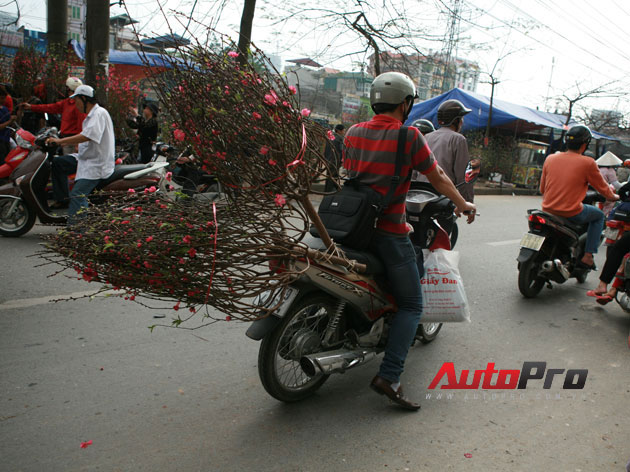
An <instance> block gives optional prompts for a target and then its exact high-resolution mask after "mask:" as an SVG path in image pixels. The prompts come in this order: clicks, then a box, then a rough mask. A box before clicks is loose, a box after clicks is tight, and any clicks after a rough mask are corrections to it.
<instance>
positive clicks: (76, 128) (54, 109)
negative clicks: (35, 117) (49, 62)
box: [21, 77, 85, 154]
mask: <svg viewBox="0 0 630 472" xmlns="http://www.w3.org/2000/svg"><path fill="white" fill-rule="evenodd" d="M82 84H83V82H81V80H80V79H77V78H76V77H68V80H66V97H67V98H64V99H63V100H60V101H58V102H56V103H49V104H47V105H31V104H30V103H23V104H21V106H23V107H24V108H25V109H26V110H32V111H34V112H35V113H51V114H61V127H60V129H59V136H61V137H62V138H65V137H66V136H74V135H75V134H79V133H80V132H81V123H83V120H85V114H83V113H81V112H80V111H79V110H77V107H75V106H74V103H75V100H74V99H73V98H71V97H70V95H71V94H72V93H74V91H75V90H76V88H77V87H78V86H79V85H82ZM73 152H76V146H66V147H65V148H64V149H63V153H64V154H71V153H73Z"/></svg>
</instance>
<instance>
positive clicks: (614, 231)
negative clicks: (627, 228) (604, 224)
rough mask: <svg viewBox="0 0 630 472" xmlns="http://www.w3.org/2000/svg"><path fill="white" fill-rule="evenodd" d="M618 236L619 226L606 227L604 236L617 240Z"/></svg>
mask: <svg viewBox="0 0 630 472" xmlns="http://www.w3.org/2000/svg"><path fill="white" fill-rule="evenodd" d="M617 236H619V228H606V229H605V230H604V237H605V238H606V239H612V240H614V241H616V240H617Z"/></svg>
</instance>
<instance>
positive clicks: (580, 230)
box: [536, 211, 588, 235]
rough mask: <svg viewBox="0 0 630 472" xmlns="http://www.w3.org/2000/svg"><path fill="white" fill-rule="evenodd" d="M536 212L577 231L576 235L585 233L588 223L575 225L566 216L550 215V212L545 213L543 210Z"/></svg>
mask: <svg viewBox="0 0 630 472" xmlns="http://www.w3.org/2000/svg"><path fill="white" fill-rule="evenodd" d="M536 213H537V214H539V215H541V216H543V217H544V218H547V219H549V220H551V221H553V222H554V223H556V224H559V225H562V226H566V227H567V228H569V229H570V230H571V231H573V232H574V233H577V234H578V235H581V234H583V233H586V231H587V230H588V224H586V225H576V224H574V223H571V222H570V221H569V220H568V219H567V218H564V217H562V216H558V215H552V214H551V213H546V212H544V211H537V212H536Z"/></svg>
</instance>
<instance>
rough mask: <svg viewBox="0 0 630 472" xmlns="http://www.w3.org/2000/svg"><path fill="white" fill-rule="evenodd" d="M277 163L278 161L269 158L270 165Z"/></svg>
mask: <svg viewBox="0 0 630 472" xmlns="http://www.w3.org/2000/svg"><path fill="white" fill-rule="evenodd" d="M276 164H277V162H276V161H274V160H273V159H269V165H270V166H275V165H276Z"/></svg>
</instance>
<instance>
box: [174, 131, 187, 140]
mask: <svg viewBox="0 0 630 472" xmlns="http://www.w3.org/2000/svg"><path fill="white" fill-rule="evenodd" d="M173 137H174V138H175V140H176V141H183V140H184V138H185V137H186V134H185V133H184V132H183V131H182V130H181V129H176V130H175V131H173Z"/></svg>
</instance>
